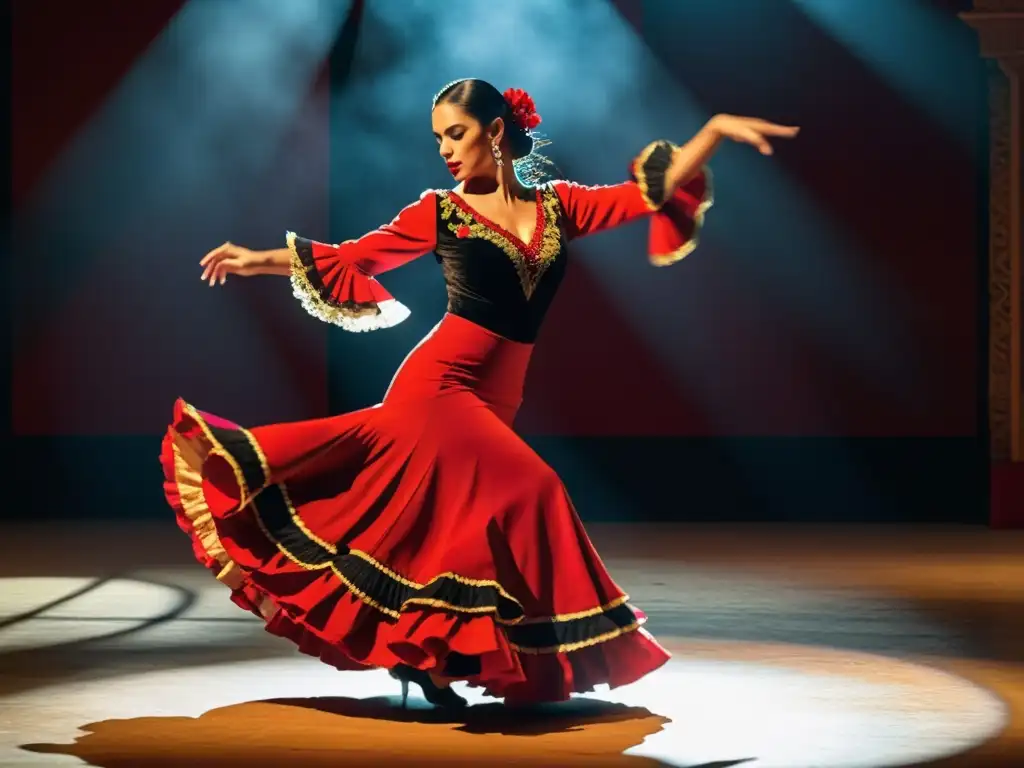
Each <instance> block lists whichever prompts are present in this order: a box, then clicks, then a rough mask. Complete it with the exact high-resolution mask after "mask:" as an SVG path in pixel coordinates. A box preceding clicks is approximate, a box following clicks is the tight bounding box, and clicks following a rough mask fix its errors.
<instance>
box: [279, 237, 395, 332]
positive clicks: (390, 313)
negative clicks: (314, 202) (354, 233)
mask: <svg viewBox="0 0 1024 768" xmlns="http://www.w3.org/2000/svg"><path fill="white" fill-rule="evenodd" d="M295 239H296V234H295V233H294V232H289V233H288V235H287V237H286V240H287V243H288V250H289V251H290V252H291V257H290V259H291V284H292V295H293V296H295V298H296V299H298V300H299V303H300V304H302V308H303V309H304V310H306V312H308V313H309V314H310V315H312V316H313V317H315V318H316V319H317V320H322V321H323V322H325V323H330V324H331V325H337V326H340V327H341V328H343V329H345V330H346V331H353V332H358V331H374V330H378V329H381V328H391V327H392V326H395V325H398V323H400V322H402V321H403V320H405V318H407V317H408V316H409V310H408V308H407V307H405V305H403V304H401V303H399V302H398V301H397V300H395V299H390V300H386V301H382V302H380V303H379V304H378V303H375V302H366V303H361V304H360V303H356V302H351V301H350V302H345V303H341V304H339V303H337V302H334V301H328V300H326V299H324V298H323V296H322V295H321V294H320V291H318V290H317V289H316V287H315V286H314V285H313V282H312V281H311V280H310V279H309V272H310V271H311V270H313V269H315V267H314V266H312V265H310V266H307V265H306V264H304V263H303V261H302V257H301V256H299V250H298V248H297V247H296V245H295ZM351 242H354V241H352V240H346V241H345V243H342V245H345V244H346V243H351ZM364 277H365V279H366V280H370V281H373V282H376V279H375V278H374V277H371V276H370V275H364Z"/></svg>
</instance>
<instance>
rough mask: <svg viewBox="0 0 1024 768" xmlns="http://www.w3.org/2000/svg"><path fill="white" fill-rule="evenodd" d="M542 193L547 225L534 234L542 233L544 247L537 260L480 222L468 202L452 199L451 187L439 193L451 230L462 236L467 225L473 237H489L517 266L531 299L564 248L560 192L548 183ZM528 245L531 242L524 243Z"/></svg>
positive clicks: (528, 296)
mask: <svg viewBox="0 0 1024 768" xmlns="http://www.w3.org/2000/svg"><path fill="white" fill-rule="evenodd" d="M540 195H541V200H540V203H539V205H540V206H541V208H542V210H543V224H542V225H541V226H542V228H541V232H539V233H535V234H534V238H536V237H537V236H538V235H539V236H540V247H539V248H538V249H537V257H536V259H534V260H531V259H528V258H527V257H526V254H524V253H523V251H522V249H521V248H520V247H519V246H518V245H517V244H516V243H514V242H513V241H512V240H510V239H509V238H508V237H506V236H505V235H503V234H502V233H501V232H498V231H497V230H496V229H494V228H493V227H490V226H488V225H487V224H484V223H483V222H481V221H479V220H478V219H477V217H476V216H475V215H474V214H473V213H472V212H471V211H470V210H467V207H468V203H467V204H466V207H464V206H462V205H459V204H458V203H456V202H455V201H453V200H452V198H451V194H450V193H449V192H448V191H447V190H440V191H438V193H437V200H438V204H439V206H440V210H441V219H442V220H443V221H445V222H446V223H447V225H448V229H449V230H450V231H451V232H452V233H454V234H456V235H458V233H459V230H461V229H462V228H463V227H466V229H467V230H468V232H469V236H470V237H475V238H477V239H480V240H486V241H487V242H489V243H491V244H493V245H496V246H497V247H498V248H500V249H501V250H502V251H504V252H505V255H506V256H508V257H509V259H510V260H511V261H512V264H513V265H514V266H515V268H516V274H517V275H518V276H519V284H520V285H521V286H522V289H523V293H524V294H525V295H526V298H528V299H529V298H531V297H532V296H533V292H534V291H535V290H536V289H537V285H538V284H539V283H540V279H541V278H542V277H543V276H544V273H545V272H547V270H548V268H549V267H550V266H551V265H552V264H553V263H554V261H555V259H557V258H558V254H559V252H560V251H561V249H562V234H561V229H560V227H559V225H558V216H559V211H560V207H559V205H560V204H559V201H558V193H557V192H556V191H555V190H554V188H553V187H551V186H550V185H547V186H544V187H541V188H540ZM453 219H454V220H453ZM524 245H529V244H528V243H524Z"/></svg>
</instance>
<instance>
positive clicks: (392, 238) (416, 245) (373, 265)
mask: <svg viewBox="0 0 1024 768" xmlns="http://www.w3.org/2000/svg"><path fill="white" fill-rule="evenodd" d="M434 197H435V196H434V193H433V192H425V193H424V194H423V195H422V196H421V197H420V199H419V200H418V201H417V202H415V203H412V204H411V205H409V206H406V207H405V208H403V209H402V211H401V212H400V213H399V214H398V216H396V217H395V218H394V220H393V221H391V223H390V224H386V225H384V226H383V227H380V228H379V229H375V230H374V231H372V232H369V233H367V234H365V235H363V236H362V237H360V238H359V239H357V240H349V241H346V242H344V243H341V244H339V245H330V244H327V243H321V242H317V241H315V240H309V239H307V238H304V237H299V236H298V235H296V234H295V233H294V232H289V233H288V234H287V243H288V248H289V250H290V251H291V282H292V291H293V293H294V294H295V297H296V298H297V299H299V301H300V302H302V306H303V308H304V309H305V310H306V311H307V312H309V314H311V315H313V317H316V318H318V319H319V320H323V321H324V322H326V323H331V324H332V325H337V326H340V327H341V328H343V329H345V330H346V331H356V332H358V331H374V330H378V329H380V328H391V327H392V326H395V325H398V323H400V322H402V321H403V320H405V319H406V318H407V317H408V316H409V309H408V308H407V307H406V306H405V305H404V304H402V303H400V302H399V301H397V300H396V299H395V298H394V297H393V296H392V295H391V294H390V293H389V292H388V291H387V290H386V289H385V288H384V286H382V285H381V284H380V283H379V282H378V281H377V279H376V276H377V275H379V274H381V273H382V272H387V271H388V270H391V269H395V268H396V267H399V266H401V265H402V264H405V263H407V262H409V261H412V260H413V259H415V258H418V257H419V256H422V255H423V254H425V253H429V252H430V251H432V250H433V249H434V247H435V245H436V240H437V227H436V220H435V209H436V208H435V206H436V201H435V199H434Z"/></svg>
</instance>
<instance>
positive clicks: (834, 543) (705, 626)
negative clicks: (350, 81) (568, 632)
mask: <svg viewBox="0 0 1024 768" xmlns="http://www.w3.org/2000/svg"><path fill="white" fill-rule="evenodd" d="M590 530H591V534H592V536H593V538H594V540H595V543H596V544H597V546H598V549H599V550H600V551H601V552H602V555H603V556H604V558H605V561H606V563H607V565H608V566H609V568H610V569H611V571H612V573H613V574H614V576H615V577H616V579H617V580H618V581H619V583H620V584H621V585H622V586H623V587H624V588H625V589H626V590H627V591H628V592H629V593H630V594H631V595H632V597H633V601H634V602H635V603H636V604H637V605H638V606H639V607H641V608H642V609H644V610H645V612H647V613H648V615H649V622H648V625H647V628H648V629H649V630H650V631H651V632H652V633H653V634H654V635H655V636H657V637H658V638H659V639H660V640H661V641H662V642H663V643H664V644H665V645H666V646H667V647H668V648H669V649H670V650H671V651H672V652H673V654H674V657H673V660H672V661H671V662H670V663H669V664H668V665H666V666H665V667H664V668H663V669H661V670H659V671H658V672H656V673H655V674H653V675H651V676H649V677H648V678H646V679H644V680H642V681H640V682H638V683H636V684H634V685H632V686H627V687H625V688H622V689H618V690H614V691H598V692H597V693H595V694H591V695H588V696H586V697H579V698H577V699H574V700H573V701H572V702H568V703H566V704H564V705H558V706H551V707H545V708H541V709H538V710H536V711H526V712H520V711H516V712H513V711H506V710H504V709H503V708H502V706H501V705H500V704H498V703H494V702H493V701H492V700H485V699H473V698H472V697H471V701H473V702H474V706H472V707H470V708H469V710H468V711H467V712H466V713H465V714H463V715H461V716H460V717H452V716H449V715H446V714H445V713H443V712H440V711H438V710H433V709H431V708H430V707H429V706H428V705H426V703H425V702H423V701H422V700H421V699H415V700H413V699H411V700H410V707H409V708H408V709H405V710H403V709H401V708H400V706H399V699H398V690H397V684H396V683H395V682H394V681H392V680H391V679H390V678H388V677H387V675H386V674H385V673H383V672H379V671H373V672H363V673H340V672H337V671H335V670H333V669H332V668H329V667H327V666H325V665H323V664H320V663H319V662H317V661H316V660H313V659H310V658H308V657H305V656H302V655H300V654H299V653H298V652H297V651H296V650H295V649H294V648H293V647H292V646H291V645H290V644H289V643H287V642H286V641H284V640H281V639H278V638H275V637H272V636H270V635H268V634H266V633H264V632H263V631H262V629H261V626H260V623H259V621H257V620H256V619H255V618H253V617H251V616H249V615H248V614H246V613H244V612H242V611H240V610H239V609H237V608H236V607H235V606H234V605H232V604H231V603H230V602H229V601H228V600H227V596H226V590H225V589H224V588H223V587H221V586H220V585H218V584H217V583H216V582H213V581H212V580H211V579H209V578H208V576H207V574H206V572H205V571H204V570H203V569H202V568H200V567H199V566H198V565H195V564H194V563H193V562H192V561H191V560H190V549H189V545H188V542H187V540H186V539H185V538H184V537H183V536H182V534H181V533H180V532H178V531H177V529H176V528H175V526H174V523H173V521H168V524H167V525H164V526H157V525H154V524H152V523H147V524H128V523H103V524H92V525H86V524H66V523H65V524H48V525H45V526H43V525H39V526H30V525H24V526H18V527H10V526H8V527H6V528H4V529H3V530H2V531H0V537H2V538H0V541H3V545H2V553H3V557H2V558H0V766H19V767H20V766H25V768H29V767H30V766H57V767H59V766H65V765H66V766H72V765H93V766H104V767H105V768H170V767H171V766H187V767H188V768H212V767H214V766H216V767H217V768H228V767H229V766H239V767H245V766H260V767H261V768H264V767H265V768H270V767H271V766H273V767H274V768H289V767H290V766H328V765H330V766H338V765H346V766H353V765H371V764H372V765H381V766H410V767H411V766H428V765H467V766H468V765H474V766H505V765H522V764H527V763H528V764H531V765H533V766H536V767H537V768H539V767H540V766H558V765H566V766H570V765H572V766H576V765H578V766H612V765H616V766H618V765H621V766H658V765H667V766H688V767H690V768H696V767H697V766H700V767H701V768H712V767H713V766H714V767H717V768H723V767H724V766H733V765H742V766H745V767H748V768H767V767H768V766H771V767H772V768H812V767H813V768H839V767H842V768H853V767H855V766H856V767H857V768H861V767H863V768H883V767H884V766H905V765H922V766H923V765H928V766H944V767H946V768H954V767H957V766H966V767H968V768H987V767H988V766H993V767H995V766H1005V767H1006V768H1011V766H1013V767H1015V768H1021V766H1024V531H1017V532H1008V531H990V530H986V529H980V528H917V529H910V528H903V527H873V528H856V527H835V528H829V527H807V526H803V527H792V526H639V525H638V526H626V525H595V526H591V527H590ZM467 695H469V694H467Z"/></svg>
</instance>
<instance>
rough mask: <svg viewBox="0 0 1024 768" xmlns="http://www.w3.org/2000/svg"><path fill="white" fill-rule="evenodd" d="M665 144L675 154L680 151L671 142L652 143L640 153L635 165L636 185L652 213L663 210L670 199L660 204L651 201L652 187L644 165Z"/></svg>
mask: <svg viewBox="0 0 1024 768" xmlns="http://www.w3.org/2000/svg"><path fill="white" fill-rule="evenodd" d="M663 144H667V145H668V146H670V147H671V148H672V151H673V152H675V151H676V149H678V147H677V146H676V145H675V144H673V143H672V142H670V141H660V140H659V141H652V142H651V143H650V144H648V145H647V146H646V147H644V148H643V151H641V152H640V154H639V155H638V156H637V158H636V160H635V161H634V163H633V172H634V173H635V174H636V185H637V187H639V189H640V196H641V197H642V198H643V199H644V205H646V206H647V208H648V210H651V211H658V210H661V207H662V206H663V205H664V204H665V201H666V200H667V199H668V198H667V197H666V198H665V200H662V201H661V202H660V203H656V202H654V201H653V200H651V194H650V187H649V184H648V181H647V171H646V169H645V168H644V165H645V164H646V163H647V161H648V160H649V159H650V158H651V155H653V154H654V150H656V149H657V148H658V147H660V146H662V145H663Z"/></svg>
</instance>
